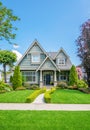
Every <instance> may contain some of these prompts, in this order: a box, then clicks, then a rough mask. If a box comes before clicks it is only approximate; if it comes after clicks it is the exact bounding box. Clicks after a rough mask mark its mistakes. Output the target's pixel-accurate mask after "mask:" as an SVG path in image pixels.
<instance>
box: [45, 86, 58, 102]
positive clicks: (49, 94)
mask: <svg viewBox="0 0 90 130" xmlns="http://www.w3.org/2000/svg"><path fill="white" fill-rule="evenodd" d="M55 90H56V89H55V88H54V87H53V88H51V89H50V90H49V91H46V92H45V94H44V100H45V102H46V103H50V102H51V94H52V93H53V92H54V91H55Z"/></svg>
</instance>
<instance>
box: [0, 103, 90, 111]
mask: <svg viewBox="0 0 90 130" xmlns="http://www.w3.org/2000/svg"><path fill="white" fill-rule="evenodd" d="M0 110H68V111H79V110H80V111H86V110H89V111H90V104H46V103H45V104H43V103H30V104H29V103H0Z"/></svg>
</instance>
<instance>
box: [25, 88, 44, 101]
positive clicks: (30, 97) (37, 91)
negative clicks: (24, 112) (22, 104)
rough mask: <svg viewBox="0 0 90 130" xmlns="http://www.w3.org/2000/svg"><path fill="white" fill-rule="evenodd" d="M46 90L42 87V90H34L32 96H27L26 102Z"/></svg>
mask: <svg viewBox="0 0 90 130" xmlns="http://www.w3.org/2000/svg"><path fill="white" fill-rule="evenodd" d="M45 91H46V88H42V89H40V90H36V91H34V92H33V93H32V94H31V95H30V96H28V97H27V98H26V102H27V103H31V102H33V101H34V99H35V98H36V97H37V96H38V95H40V94H41V93H44V92H45Z"/></svg>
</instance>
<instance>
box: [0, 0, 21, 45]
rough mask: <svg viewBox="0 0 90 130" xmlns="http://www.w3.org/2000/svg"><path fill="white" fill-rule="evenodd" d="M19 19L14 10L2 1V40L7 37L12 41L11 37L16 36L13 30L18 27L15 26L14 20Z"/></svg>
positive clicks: (0, 4)
mask: <svg viewBox="0 0 90 130" xmlns="http://www.w3.org/2000/svg"><path fill="white" fill-rule="evenodd" d="M17 20H19V18H18V17H17V16H15V15H13V11H12V10H10V9H8V8H7V7H5V6H4V5H3V4H2V3H1V2H0V40H3V39H5V40H7V41H9V42H10V39H14V38H15V36H16V34H15V33H13V31H14V30H17V28H16V27H14V26H13V22H15V21H17ZM10 43H11V42H10Z"/></svg>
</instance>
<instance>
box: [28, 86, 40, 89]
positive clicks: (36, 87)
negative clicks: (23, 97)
mask: <svg viewBox="0 0 90 130" xmlns="http://www.w3.org/2000/svg"><path fill="white" fill-rule="evenodd" d="M30 89H32V90H38V89H40V87H39V86H38V85H32V86H31V87H30Z"/></svg>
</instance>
